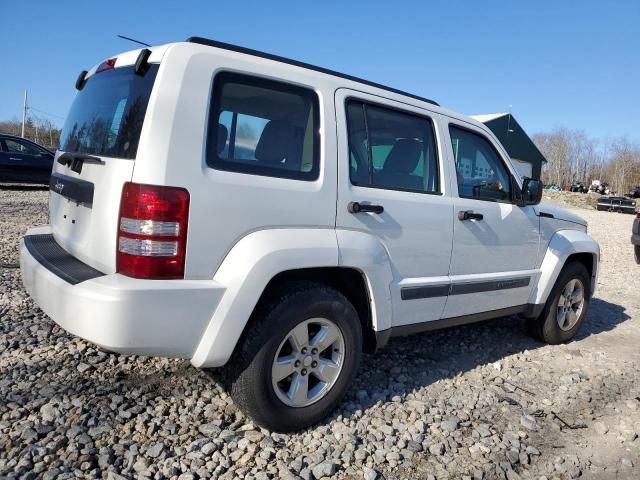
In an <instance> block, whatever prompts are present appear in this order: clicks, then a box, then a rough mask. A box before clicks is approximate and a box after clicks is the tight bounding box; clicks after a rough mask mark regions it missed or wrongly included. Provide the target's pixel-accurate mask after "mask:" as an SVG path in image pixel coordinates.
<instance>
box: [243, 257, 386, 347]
mask: <svg viewBox="0 0 640 480" xmlns="http://www.w3.org/2000/svg"><path fill="white" fill-rule="evenodd" d="M290 282H311V283H317V284H320V285H324V286H327V287H330V288H333V289H335V290H337V291H338V292H340V293H341V294H343V295H344V296H345V297H346V298H347V300H349V302H351V304H352V305H353V306H354V308H355V309H356V312H357V313H358V318H359V319H360V326H361V327H362V335H363V338H362V342H363V351H365V352H366V353H373V352H374V351H375V350H376V337H375V331H374V328H373V315H372V309H371V292H370V290H369V288H368V286H367V279H366V277H365V274H364V273H363V272H362V271H361V270H358V269H356V268H352V267H343V266H337V267H312V268H298V269H292V270H285V271H283V272H280V273H278V274H276V275H275V276H274V277H273V278H272V279H271V280H270V281H269V283H268V284H267V286H266V287H265V289H264V291H263V292H262V294H261V295H260V299H259V300H258V302H257V304H256V306H255V308H254V310H253V312H252V314H251V317H250V319H249V322H247V325H246V326H245V329H244V332H243V335H244V334H245V333H246V332H247V331H248V330H250V328H251V324H252V323H253V322H255V321H256V318H255V317H256V315H259V314H260V307H261V306H262V305H265V304H266V303H268V302H269V300H270V299H271V298H273V296H274V295H276V294H277V292H278V291H279V289H280V288H282V286H283V285H285V284H287V283H290Z"/></svg>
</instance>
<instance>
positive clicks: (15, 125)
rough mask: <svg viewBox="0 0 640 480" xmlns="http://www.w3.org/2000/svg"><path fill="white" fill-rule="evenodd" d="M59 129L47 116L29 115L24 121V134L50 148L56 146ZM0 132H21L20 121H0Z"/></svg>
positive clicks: (14, 133) (58, 140) (13, 133)
mask: <svg viewBox="0 0 640 480" xmlns="http://www.w3.org/2000/svg"><path fill="white" fill-rule="evenodd" d="M60 131H61V129H60V128H58V127H56V126H55V125H54V123H53V122H52V121H51V120H49V119H47V118H39V117H33V116H29V117H27V119H26V121H25V122H24V136H25V138H28V139H29V140H32V141H34V142H36V143H39V144H40V145H42V146H44V147H47V148H49V149H51V150H55V149H56V148H58V144H59V143H60ZM0 133H8V134H10V135H18V136H20V135H21V134H22V122H21V121H19V120H5V121H0Z"/></svg>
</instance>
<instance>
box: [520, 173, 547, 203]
mask: <svg viewBox="0 0 640 480" xmlns="http://www.w3.org/2000/svg"><path fill="white" fill-rule="evenodd" d="M543 186H544V185H543V184H542V181H540V180H538V179H535V178H528V177H525V178H524V180H523V182H522V205H537V204H539V203H540V200H542V189H543Z"/></svg>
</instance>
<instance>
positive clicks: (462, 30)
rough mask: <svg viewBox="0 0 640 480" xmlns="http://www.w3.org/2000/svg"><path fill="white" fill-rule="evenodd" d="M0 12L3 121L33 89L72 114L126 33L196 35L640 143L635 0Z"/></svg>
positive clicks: (1, 8) (171, 37) (49, 7)
mask: <svg viewBox="0 0 640 480" xmlns="http://www.w3.org/2000/svg"><path fill="white" fill-rule="evenodd" d="M0 12H1V13H2V15H1V16H2V18H3V19H4V20H3V22H2V28H1V29H0V52H1V54H2V58H3V59H4V68H3V69H2V77H1V78H2V80H1V81H0V120H6V119H11V118H19V117H20V115H21V108H22V96H23V91H24V89H25V88H26V89H28V91H29V97H30V103H31V105H32V106H33V107H34V108H37V109H39V110H41V111H45V112H49V113H51V114H55V115H58V116H64V115H66V113H67V111H68V109H69V106H70V103H71V101H72V100H73V97H74V95H75V89H74V83H75V79H76V77H77V75H78V73H79V72H80V71H81V70H83V69H87V68H89V67H90V66H92V65H93V64H95V63H98V62H99V61H100V60H102V59H104V58H106V57H108V56H110V55H113V54H114V53H118V52H120V51H124V50H129V49H131V48H135V46H134V45H133V44H131V43H129V42H126V41H124V40H121V39H119V38H117V37H116V34H122V35H127V36H131V37H134V38H138V39H141V40H143V41H145V42H148V43H151V44H161V43H167V42H172V41H177V40H183V39H185V38H187V37H189V36H192V35H198V36H204V37H210V38H214V39H217V40H221V41H225V42H230V43H236V44H239V45H242V46H246V47H250V48H255V49H258V50H264V51H267V52H271V53H275V54H279V55H283V56H288V57H291V58H295V59H297V60H302V61H305V62H309V63H313V64H317V65H321V66H324V67H327V68H331V69H335V70H339V71H342V72H345V73H350V74H353V75H357V76H360V77H364V78H367V79H369V80H372V81H376V82H380V83H385V84H388V85H390V86H393V87H396V88H400V89H403V90H407V91H410V92H413V93H416V94H419V95H423V96H426V97H429V98H433V99H434V100H436V101H437V102H439V103H440V104H441V105H443V106H445V107H447V108H450V109H452V110H456V111H459V112H463V113H467V114H474V113H492V112H498V111H506V110H507V109H508V105H510V104H511V105H513V112H514V115H515V116H516V117H517V118H518V120H519V121H520V123H521V124H522V125H523V127H524V128H525V129H526V130H527V131H528V132H529V133H531V134H532V133H535V132H539V131H548V130H550V129H552V128H554V127H556V126H566V127H568V128H572V129H579V130H584V131H585V132H586V133H587V134H588V135H590V136H593V137H596V138H600V139H606V138H611V137H616V136H621V135H627V136H628V137H629V138H630V139H632V140H634V141H636V142H640V119H639V114H640V1H637V0H618V1H616V2H603V1H597V2H596V1H582V2H577V1H576V2H573V1H572V2H570V1H565V2H561V1H546V0H544V1H535V2H533V1H530V2H526V3H525V2H521V1H517V0H509V1H471V0H458V1H455V2H452V1H431V2H426V1H416V2H406V1H401V0H396V1H393V2H390V1H385V2H377V1H368V2H364V1H361V2H356V1H333V0H325V1H324V2H320V1H315V2H303V1H299V0H298V1H271V2H269V1H264V0H262V1H256V2H253V1H249V0H243V1H227V2H221V1H215V2H214V1H208V2H204V1H190V2H188V1H183V2H164V1H156V2H151V1H132V0H128V1H126V2H124V1H119V0H118V1H116V0H109V1H106V2H92V1H89V0H84V1H77V2H76V1H63V2H51V1H42V2H31V1H29V0H22V1H15V0H0ZM11 18H12V19H14V21H7V19H11ZM18 19H20V21H18ZM34 113H35V114H37V115H39V116H41V117H47V115H45V114H42V113H41V112H37V111H34ZM50 118H51V119H52V120H54V121H55V122H56V123H57V124H59V125H61V124H62V119H61V118H58V117H50Z"/></svg>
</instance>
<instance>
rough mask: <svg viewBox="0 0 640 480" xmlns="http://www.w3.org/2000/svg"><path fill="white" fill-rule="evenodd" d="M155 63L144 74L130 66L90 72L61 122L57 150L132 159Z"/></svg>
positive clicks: (155, 66)
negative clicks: (136, 71) (90, 74)
mask: <svg viewBox="0 0 640 480" xmlns="http://www.w3.org/2000/svg"><path fill="white" fill-rule="evenodd" d="M157 73H158V64H151V65H150V68H149V70H148V71H147V73H146V74H145V75H144V76H140V75H136V73H135V72H134V68H133V67H122V68H115V69H113V70H107V71H104V72H100V73H98V74H96V75H93V76H92V77H91V78H89V79H88V80H87V83H86V84H85V86H84V88H83V89H82V90H80V91H79V92H78V95H77V96H76V99H75V100H74V102H73V105H71V110H70V111H69V115H68V116H67V119H66V120H65V122H64V127H63V128H62V135H61V137H60V150H63V151H65V152H77V153H86V154H89V155H100V156H105V157H118V158H135V156H136V152H137V150H138V142H139V140H140V131H141V130H142V122H143V121H144V115H145V112H146V111H147V104H148V103H149V95H151V88H152V87H153V82H154V80H155V78H156V74H157Z"/></svg>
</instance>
